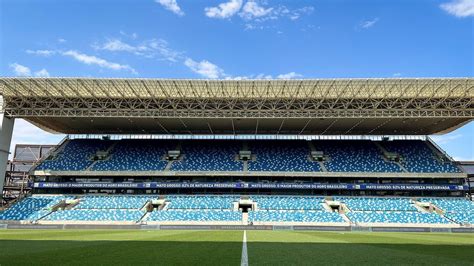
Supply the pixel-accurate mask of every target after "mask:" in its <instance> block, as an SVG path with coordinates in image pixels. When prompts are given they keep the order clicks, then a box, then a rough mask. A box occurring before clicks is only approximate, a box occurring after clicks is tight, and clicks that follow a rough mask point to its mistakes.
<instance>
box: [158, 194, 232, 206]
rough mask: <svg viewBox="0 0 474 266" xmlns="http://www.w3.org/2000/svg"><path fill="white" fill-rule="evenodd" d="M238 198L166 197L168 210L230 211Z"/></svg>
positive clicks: (224, 196)
mask: <svg viewBox="0 0 474 266" xmlns="http://www.w3.org/2000/svg"><path fill="white" fill-rule="evenodd" d="M239 198H240V197H239V196H226V195H223V196H167V197H166V200H167V201H169V205H168V206H169V207H168V208H169V209H232V203H233V202H234V201H237V200H238V199H239Z"/></svg>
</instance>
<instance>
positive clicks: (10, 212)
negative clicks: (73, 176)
mask: <svg viewBox="0 0 474 266" xmlns="http://www.w3.org/2000/svg"><path fill="white" fill-rule="evenodd" d="M72 198H73V197H71V196H44V195H33V196H31V197H27V198H25V199H23V200H21V201H19V202H17V203H15V204H14V205H13V206H11V207H10V208H8V209H6V210H5V211H3V212H1V213H0V220H31V221H34V220H37V219H39V218H41V217H42V216H44V215H46V214H48V213H49V208H51V207H53V206H54V205H56V204H58V203H60V202H61V201H62V200H66V199H72Z"/></svg>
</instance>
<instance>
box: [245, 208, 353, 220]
mask: <svg viewBox="0 0 474 266" xmlns="http://www.w3.org/2000/svg"><path fill="white" fill-rule="evenodd" d="M249 221H251V222H306V223H343V222H344V219H343V218H342V217H341V216H340V215H339V214H338V213H335V212H326V211H290V210H279V211H275V210H259V211H249Z"/></svg>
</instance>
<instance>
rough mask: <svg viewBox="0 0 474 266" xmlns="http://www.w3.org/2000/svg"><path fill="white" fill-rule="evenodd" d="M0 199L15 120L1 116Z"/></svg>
mask: <svg viewBox="0 0 474 266" xmlns="http://www.w3.org/2000/svg"><path fill="white" fill-rule="evenodd" d="M0 122H1V124H0V191H1V192H2V194H0V197H1V196H2V195H3V185H4V184H5V172H6V170H7V162H8V155H9V154H10V143H11V141H12V134H13V125H14V124H15V119H14V118H8V117H6V116H5V115H4V114H3V113H2V114H0Z"/></svg>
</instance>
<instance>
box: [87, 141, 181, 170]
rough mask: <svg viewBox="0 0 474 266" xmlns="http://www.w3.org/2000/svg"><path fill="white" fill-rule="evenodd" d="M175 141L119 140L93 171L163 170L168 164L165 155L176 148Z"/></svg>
mask: <svg viewBox="0 0 474 266" xmlns="http://www.w3.org/2000/svg"><path fill="white" fill-rule="evenodd" d="M176 145H177V144H176V142H175V141H162V140H141V139H134V140H128V139H127V140H120V141H118V142H117V144H116V145H115V146H114V147H113V149H112V151H111V153H110V156H109V158H108V159H107V160H104V161H98V162H96V163H95V164H94V166H93V167H92V169H91V170H95V171H163V170H164V169H165V167H166V165H167V164H168V161H166V160H165V158H164V157H165V155H166V153H167V152H168V151H169V150H172V149H175V148H176Z"/></svg>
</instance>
